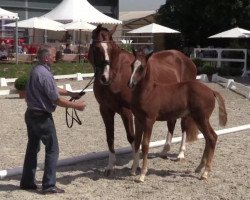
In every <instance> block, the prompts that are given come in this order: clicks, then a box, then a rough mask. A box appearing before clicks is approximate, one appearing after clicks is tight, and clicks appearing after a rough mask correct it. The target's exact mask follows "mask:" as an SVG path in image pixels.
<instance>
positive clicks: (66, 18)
mask: <svg viewBox="0 0 250 200" xmlns="http://www.w3.org/2000/svg"><path fill="white" fill-rule="evenodd" d="M43 16H44V17H47V18H49V19H52V20H56V21H62V22H71V21H80V20H81V21H84V22H88V23H96V24H122V21H120V20H117V19H114V18H112V17H109V16H107V15H105V14H103V13H102V12H100V11H99V10H97V9H96V8H94V7H93V6H92V5H91V4H90V3H89V2H88V1H87V0H63V1H62V2H61V3H60V4H58V5H57V7H55V8H54V9H53V10H51V11H50V12H48V13H47V14H45V15H43Z"/></svg>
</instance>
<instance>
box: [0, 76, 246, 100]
mask: <svg viewBox="0 0 250 200" xmlns="http://www.w3.org/2000/svg"><path fill="white" fill-rule="evenodd" d="M93 76H94V73H88V74H81V73H76V74H68V75H56V76H54V78H55V79H56V80H59V79H73V80H76V81H81V80H83V79H85V78H92V77H93ZM196 79H197V80H200V81H203V82H209V81H208V78H207V75H206V74H201V75H198V76H197V77H196ZM15 80H16V78H0V87H5V86H8V84H9V83H12V84H13V83H14V82H15ZM212 82H216V83H218V84H220V85H223V86H224V87H225V88H226V89H230V90H232V91H235V92H237V93H239V94H241V95H243V96H245V97H246V98H247V99H249V100H250V87H249V86H245V85H243V84H241V83H237V82H235V81H234V80H233V79H226V78H223V77H220V76H218V75H217V74H214V75H213V77H212ZM59 87H61V88H65V89H66V90H69V91H72V88H71V86H70V84H65V85H63V86H59ZM77 91H79V92H80V91H81V89H79V90H74V92H77ZM85 91H86V92H90V91H93V90H92V89H87V90H85ZM11 94H17V90H15V89H9V90H0V95H11Z"/></svg>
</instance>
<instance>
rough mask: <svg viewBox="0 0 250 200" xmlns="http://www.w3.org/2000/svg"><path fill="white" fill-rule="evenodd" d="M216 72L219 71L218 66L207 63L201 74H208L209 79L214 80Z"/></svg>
mask: <svg viewBox="0 0 250 200" xmlns="http://www.w3.org/2000/svg"><path fill="white" fill-rule="evenodd" d="M215 73H217V68H216V66H214V65H212V64H209V63H205V64H204V65H203V66H202V68H201V74H206V75H207V77H208V80H209V81H211V80H212V76H213V74H215Z"/></svg>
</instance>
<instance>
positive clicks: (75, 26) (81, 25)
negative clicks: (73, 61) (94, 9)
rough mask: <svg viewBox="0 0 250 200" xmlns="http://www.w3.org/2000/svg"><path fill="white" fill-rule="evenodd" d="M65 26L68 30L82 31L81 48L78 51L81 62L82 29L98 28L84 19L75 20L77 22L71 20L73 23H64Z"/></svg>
mask: <svg viewBox="0 0 250 200" xmlns="http://www.w3.org/2000/svg"><path fill="white" fill-rule="evenodd" d="M64 28H65V29H66V30H79V31H80V34H79V35H80V36H79V49H78V53H79V62H80V45H81V41H80V38H81V34H82V31H88V32H89V31H92V30H94V29H95V28H96V26H94V25H92V24H89V23H87V22H84V21H81V20H80V21H75V22H71V23H68V24H64Z"/></svg>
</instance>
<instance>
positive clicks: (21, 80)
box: [14, 75, 29, 90]
mask: <svg viewBox="0 0 250 200" xmlns="http://www.w3.org/2000/svg"><path fill="white" fill-rule="evenodd" d="M28 79H29V78H28V76H27V75H22V76H20V77H18V78H17V79H16V80H15V83H14V86H15V88H16V89H17V90H25V88H26V85H27V83H28Z"/></svg>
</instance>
